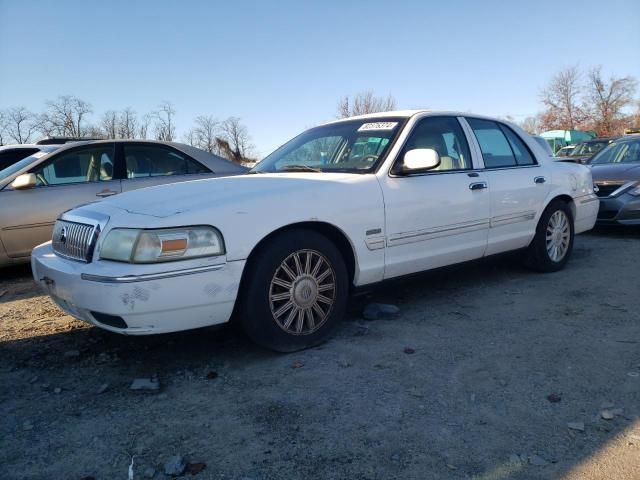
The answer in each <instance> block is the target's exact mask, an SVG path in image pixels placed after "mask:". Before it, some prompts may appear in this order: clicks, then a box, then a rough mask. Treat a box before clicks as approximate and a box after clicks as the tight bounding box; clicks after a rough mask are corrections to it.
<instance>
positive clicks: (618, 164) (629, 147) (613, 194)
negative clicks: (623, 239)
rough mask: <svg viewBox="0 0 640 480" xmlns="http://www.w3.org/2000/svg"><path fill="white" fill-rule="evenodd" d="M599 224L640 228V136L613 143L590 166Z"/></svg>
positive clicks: (623, 138)
mask: <svg viewBox="0 0 640 480" xmlns="http://www.w3.org/2000/svg"><path fill="white" fill-rule="evenodd" d="M589 165H590V166H591V174H592V176H593V182H594V185H596V186H597V187H598V189H597V195H598V197H600V210H599V212H598V221H597V223H598V224H600V225H611V224H618V225H640V135H628V136H623V137H620V138H618V139H616V140H614V141H612V142H611V143H610V144H609V145H608V146H607V147H605V148H604V149H602V150H601V151H600V152H598V153H597V154H596V155H595V156H594V157H593V158H592V159H591V162H590V163H589Z"/></svg>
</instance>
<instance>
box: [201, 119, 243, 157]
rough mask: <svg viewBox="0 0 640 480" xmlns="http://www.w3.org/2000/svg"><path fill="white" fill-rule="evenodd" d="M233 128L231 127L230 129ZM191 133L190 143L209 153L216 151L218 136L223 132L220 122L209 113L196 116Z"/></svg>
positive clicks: (217, 150)
mask: <svg viewBox="0 0 640 480" xmlns="http://www.w3.org/2000/svg"><path fill="white" fill-rule="evenodd" d="M231 130H233V129H231ZM191 132H192V134H193V139H192V140H193V143H192V145H194V146H196V147H198V148H201V149H202V150H205V151H207V152H209V153H218V152H219V151H220V147H219V145H218V140H217V139H218V137H220V136H222V135H223V134H224V130H223V129H222V128H221V125H220V122H219V121H218V120H216V119H215V118H214V117H212V116H211V115H206V116H205V115H200V116H199V117H198V118H196V125H195V127H194V128H193V129H192V130H191Z"/></svg>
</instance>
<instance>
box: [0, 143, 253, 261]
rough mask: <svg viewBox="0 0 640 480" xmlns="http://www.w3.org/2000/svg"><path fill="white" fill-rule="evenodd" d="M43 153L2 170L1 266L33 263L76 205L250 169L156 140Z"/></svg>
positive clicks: (76, 145)
mask: <svg viewBox="0 0 640 480" xmlns="http://www.w3.org/2000/svg"><path fill="white" fill-rule="evenodd" d="M43 148H53V147H47V146H43ZM39 153H40V154H34V155H32V156H30V157H27V158H25V159H23V160H21V161H19V162H17V163H15V164H13V165H12V166H10V167H9V168H6V169H4V170H2V171H0V266H4V265H9V264H14V263H22V262H27V261H28V260H29V255H30V254H31V250H32V249H33V247H35V246H36V245H38V244H40V243H43V242H46V241H48V240H50V239H51V232H52V229H53V224H54V222H55V221H56V218H58V216H59V215H60V214H61V213H63V212H65V211H67V210H69V209H71V208H73V207H77V206H79V205H82V204H85V203H89V202H93V201H96V200H100V199H102V198H105V197H109V196H111V195H115V194H118V193H120V192H127V191H130V190H136V189H139V188H143V187H150V186H154V185H160V184H164V183H174V182H184V181H187V180H196V179H203V178H211V177H220V176H226V175H238V174H242V173H245V172H246V171H247V170H248V169H247V168H245V167H242V166H240V165H236V164H234V163H231V162H230V161H228V160H226V159H224V158H222V157H218V156H217V155H213V154H211V153H208V152H205V151H203V150H200V149H197V148H195V147H191V146H188V145H183V144H179V143H170V142H157V141H150V140H101V141H97V142H78V143H70V144H67V145H64V146H59V148H56V149H55V150H54V151H52V152H47V153H44V152H39ZM43 153H44V154H43ZM174 200H175V199H173V198H171V197H167V198H163V199H161V200H159V201H160V202H167V203H171V202H172V201H174Z"/></svg>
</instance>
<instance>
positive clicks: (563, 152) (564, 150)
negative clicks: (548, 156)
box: [555, 145, 576, 158]
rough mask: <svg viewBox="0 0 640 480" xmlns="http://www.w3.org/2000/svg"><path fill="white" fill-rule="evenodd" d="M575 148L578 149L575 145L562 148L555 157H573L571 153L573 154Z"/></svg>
mask: <svg viewBox="0 0 640 480" xmlns="http://www.w3.org/2000/svg"><path fill="white" fill-rule="evenodd" d="M574 148H576V146H575V145H567V146H566V147H562V148H560V149H558V151H557V152H556V154H555V156H556V157H558V158H565V157H568V156H569V155H571V152H573V149H574Z"/></svg>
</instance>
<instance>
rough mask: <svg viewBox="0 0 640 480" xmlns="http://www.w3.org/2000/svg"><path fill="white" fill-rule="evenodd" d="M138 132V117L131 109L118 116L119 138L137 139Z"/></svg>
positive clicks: (128, 108) (126, 109)
mask: <svg viewBox="0 0 640 480" xmlns="http://www.w3.org/2000/svg"><path fill="white" fill-rule="evenodd" d="M137 132H138V115H137V114H136V112H135V110H133V109H132V108H131V107H127V108H125V109H124V110H122V111H121V112H120V114H119V115H118V137H119V138H136V136H137Z"/></svg>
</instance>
